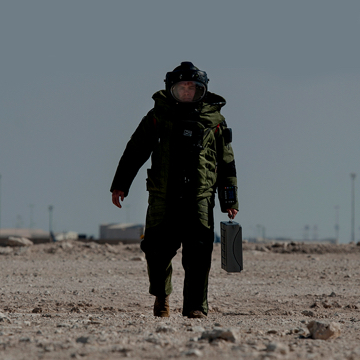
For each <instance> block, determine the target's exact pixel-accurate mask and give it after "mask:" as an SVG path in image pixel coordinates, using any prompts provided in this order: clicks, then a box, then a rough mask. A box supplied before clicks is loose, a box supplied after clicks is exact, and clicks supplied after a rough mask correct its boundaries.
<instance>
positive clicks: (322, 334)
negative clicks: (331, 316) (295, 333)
mask: <svg viewBox="0 0 360 360" xmlns="http://www.w3.org/2000/svg"><path fill="white" fill-rule="evenodd" d="M307 328H308V329H309V331H310V336H311V337H312V338H313V339H321V340H328V339H336V338H337V337H339V336H340V333H341V331H340V324H338V323H335V322H331V323H329V324H325V323H321V322H319V321H315V320H313V321H311V322H310V323H309V324H308V325H307Z"/></svg>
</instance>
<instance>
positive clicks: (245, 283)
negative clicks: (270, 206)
mask: <svg viewBox="0 0 360 360" xmlns="http://www.w3.org/2000/svg"><path fill="white" fill-rule="evenodd" d="M220 250H221V249H220V245H219V244H215V247H214V253H213V264H212V269H211V273H210V285H209V304H210V309H211V311H210V313H209V314H208V317H207V318H206V319H188V318H185V317H183V316H182V315H181V307H182V281H183V269H182V267H181V251H179V252H178V254H177V256H176V257H175V258H174V261H173V264H174V274H173V283H174V292H173V294H172V295H171V297H170V305H171V316H170V317H169V318H155V317H154V316H153V315H152V307H153V302H154V297H153V296H151V295H149V294H148V279H147V273H146V262H145V259H144V255H143V253H142V252H141V250H140V249H139V245H138V244H132V245H125V244H119V245H108V244H103V245H100V244H98V243H96V242H80V241H62V242H56V243H47V244H38V245H31V246H26V247H25V246H24V247H0V279H1V281H0V359H1V360H15V359H16V360H19V359H26V360H33V359H44V360H46V359H49V360H57V359H84V360H85V359H86V360H87V359H109V360H111V359H119V358H122V357H127V358H131V359H170V358H174V359H189V358H203V359H246V360H253V359H262V360H265V359H326V360H331V359H334V360H335V359H347V360H355V359H360V297H359V295H360V276H359V275H360V267H359V264H360V262H359V260H360V244H347V245H315V244H312V245H304V244H298V243H288V244H281V243H273V244H269V245H255V244H250V243H244V270H243V271H242V272H241V273H226V272H225V271H224V270H222V269H221V262H220ZM312 321H315V322H319V323H321V324H322V326H323V327H325V328H326V329H332V328H334V327H335V329H337V330H336V331H335V332H334V333H332V334H333V335H332V336H330V337H329V338H327V339H321V338H319V337H318V336H316V335H315V334H313V333H310V332H309V329H308V324H309V323H311V322H312ZM325 337H326V336H325Z"/></svg>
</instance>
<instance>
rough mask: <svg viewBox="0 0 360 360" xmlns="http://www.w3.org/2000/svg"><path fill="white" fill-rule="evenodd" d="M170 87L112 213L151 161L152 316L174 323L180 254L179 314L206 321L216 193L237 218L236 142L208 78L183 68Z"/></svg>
mask: <svg viewBox="0 0 360 360" xmlns="http://www.w3.org/2000/svg"><path fill="white" fill-rule="evenodd" d="M165 84H166V86H165V88H166V89H165V90H161V91H158V92H156V93H155V94H154V95H153V99H154V101H155V106H154V108H153V109H151V110H150V111H149V112H148V114H147V115H146V116H145V117H144V118H143V119H142V121H141V123H140V124H139V126H138V128H137V129H136V131H135V132H134V134H133V135H132V137H131V139H130V140H129V142H128V144H127V146H126V149H125V151H124V153H123V155H122V157H121V159H120V162H119V165H118V167H117V170H116V173H115V177H114V180H113V183H112V185H111V189H110V190H111V192H112V201H113V203H114V205H116V206H117V207H119V208H121V201H123V200H124V198H125V197H126V196H127V195H128V192H129V189H130V186H131V183H132V181H133V180H134V178H135V176H136V174H137V172H138V170H139V169H140V168H141V166H142V165H143V164H144V163H145V162H146V161H147V160H148V158H149V157H150V156H151V169H148V176H147V179H146V182H147V190H148V192H149V201H148V202H149V205H148V210H147V215H146V226H145V237H144V240H143V241H142V242H141V249H142V250H143V252H144V253H145V256H146V260H147V267H148V275H149V282H150V289H149V291H150V294H152V295H154V296H156V299H155V304H154V315H155V316H159V317H168V316H169V315H170V308H169V296H170V294H171V292H172V283H171V276H172V264H171V260H172V258H173V257H174V256H175V255H176V252H177V250H178V249H179V248H180V247H181V246H182V265H183V267H184V270H185V279H184V289H183V296H184V301H183V312H182V313H183V315H184V316H187V317H189V318H203V317H206V315H207V313H208V300H207V292H208V277H209V271H210V266H211V254H212V250H213V242H214V217H213V208H214V203H215V192H216V190H217V191H218V194H219V200H220V206H221V210H222V211H223V212H225V213H226V212H227V213H228V216H229V218H231V219H233V218H234V217H235V216H236V214H237V211H238V201H237V179H236V168H235V161H234V154H233V150H232V147H231V140H232V139H231V138H232V135H231V129H229V128H228V127H227V125H226V123H225V119H224V117H223V116H222V115H221V114H220V109H221V108H222V107H223V106H224V105H225V104H226V102H225V99H224V98H222V97H221V96H219V95H216V94H214V93H211V92H209V91H208V88H207V84H208V78H207V74H206V72H204V71H201V70H199V69H198V68H197V67H195V66H194V65H193V64H192V63H191V62H182V63H181V65H180V66H178V67H176V68H175V69H174V70H173V71H172V72H168V73H167V74H166V79H165Z"/></svg>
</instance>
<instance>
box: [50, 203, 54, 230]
mask: <svg viewBox="0 0 360 360" xmlns="http://www.w3.org/2000/svg"><path fill="white" fill-rule="evenodd" d="M53 209H54V207H53V206H52V205H49V233H50V237H51V233H52V212H53Z"/></svg>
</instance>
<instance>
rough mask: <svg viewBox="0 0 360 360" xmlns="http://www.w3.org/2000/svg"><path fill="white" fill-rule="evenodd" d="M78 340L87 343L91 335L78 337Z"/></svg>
mask: <svg viewBox="0 0 360 360" xmlns="http://www.w3.org/2000/svg"><path fill="white" fill-rule="evenodd" d="M76 342H77V343H80V344H87V343H89V342H90V337H89V336H80V337H78V338H77V339H76Z"/></svg>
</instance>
